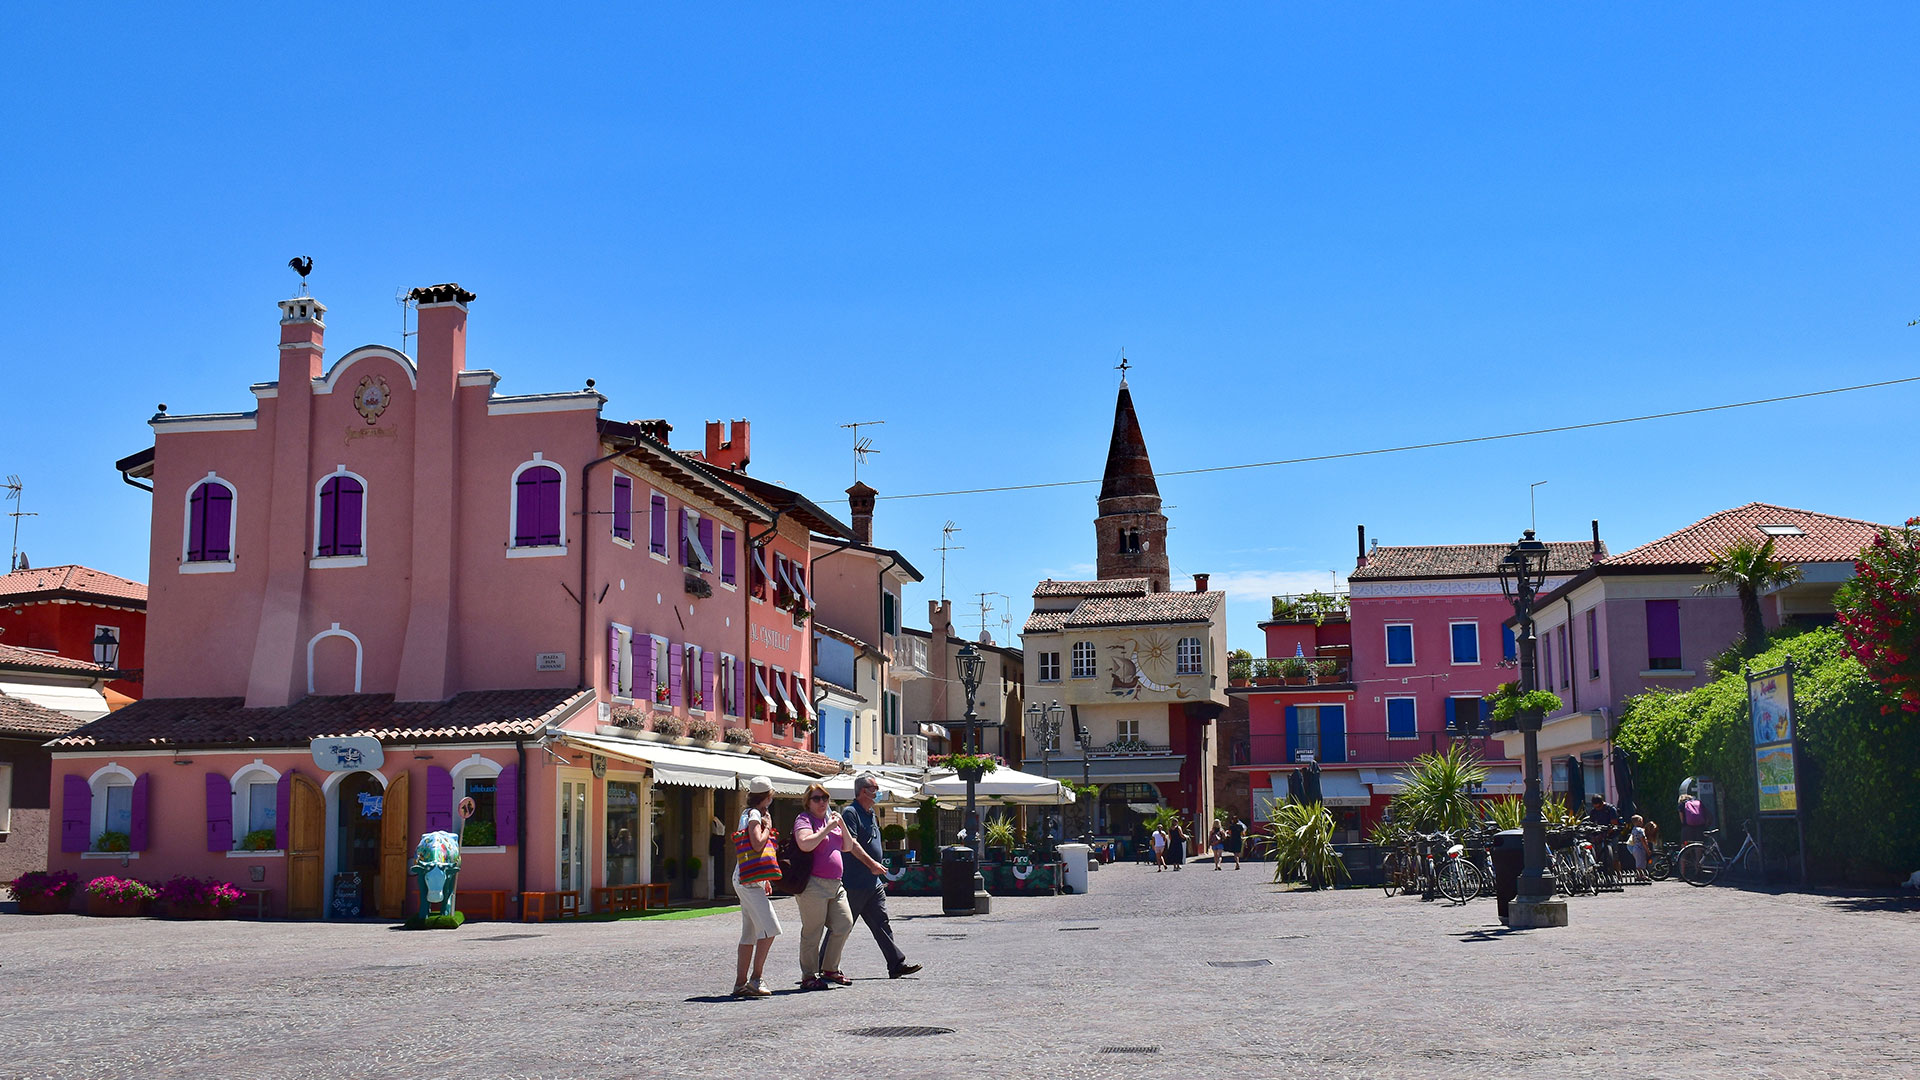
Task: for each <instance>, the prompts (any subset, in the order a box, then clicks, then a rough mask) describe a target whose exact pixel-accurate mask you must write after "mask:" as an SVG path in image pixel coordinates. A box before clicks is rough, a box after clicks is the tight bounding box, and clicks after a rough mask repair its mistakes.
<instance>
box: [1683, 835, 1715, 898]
mask: <svg viewBox="0 0 1920 1080" xmlns="http://www.w3.org/2000/svg"><path fill="white" fill-rule="evenodd" d="M1724 861H1725V859H1724V857H1723V856H1722V855H1721V854H1720V849H1719V848H1717V847H1708V846H1707V845H1705V844H1700V843H1693V844H1688V845H1687V846H1686V847H1683V848H1681V849H1680V880H1682V881H1684V882H1686V883H1687V884H1689V885H1692V886H1694V887H1695V888H1702V889H1703V888H1706V887H1707V886H1708V885H1711V884H1713V879H1714V878H1716V877H1719V876H1720V866H1721V863H1722V862H1724Z"/></svg>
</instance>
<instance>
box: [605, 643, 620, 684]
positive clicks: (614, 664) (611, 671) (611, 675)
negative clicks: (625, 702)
mask: <svg viewBox="0 0 1920 1080" xmlns="http://www.w3.org/2000/svg"><path fill="white" fill-rule="evenodd" d="M619 693H620V628H619V627H617V626H609V627H607V696H608V697H613V696H616V695H618V694H619Z"/></svg>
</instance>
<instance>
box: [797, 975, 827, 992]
mask: <svg viewBox="0 0 1920 1080" xmlns="http://www.w3.org/2000/svg"><path fill="white" fill-rule="evenodd" d="M800 989H802V990H825V989H827V982H826V980H824V979H816V978H811V977H809V978H805V979H801V980H800Z"/></svg>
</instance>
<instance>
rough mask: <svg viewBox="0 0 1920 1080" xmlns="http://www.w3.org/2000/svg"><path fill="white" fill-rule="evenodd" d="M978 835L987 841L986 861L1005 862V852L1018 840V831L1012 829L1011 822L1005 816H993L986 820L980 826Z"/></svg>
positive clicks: (1011, 848)
mask: <svg viewBox="0 0 1920 1080" xmlns="http://www.w3.org/2000/svg"><path fill="white" fill-rule="evenodd" d="M980 835H981V836H982V838H984V839H985V840H986V842H987V861H988V862H996V863H998V862H1006V861H1007V853H1008V852H1009V851H1012V850H1013V846H1014V845H1015V844H1017V843H1019V842H1020V834H1019V832H1018V831H1017V830H1015V829H1014V827H1013V822H1011V821H1009V820H1007V819H1006V818H994V819H993V820H992V821H989V822H987V823H986V825H985V826H984V827H982V828H981V830H980Z"/></svg>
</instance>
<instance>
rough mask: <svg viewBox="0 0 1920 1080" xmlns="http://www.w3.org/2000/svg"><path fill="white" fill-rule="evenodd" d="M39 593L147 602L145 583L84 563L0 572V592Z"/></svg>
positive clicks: (29, 595) (21, 595)
mask: <svg viewBox="0 0 1920 1080" xmlns="http://www.w3.org/2000/svg"><path fill="white" fill-rule="evenodd" d="M39 593H46V594H49V598H51V597H53V596H61V595H65V596H71V597H75V598H82V597H97V598H99V599H102V600H109V601H121V602H129V601H130V602H132V603H135V604H137V605H139V606H141V607H145V606H146V603H147V587H146V586H145V585H142V584H141V583H139V582H137V581H128V580H127V579H126V578H123V577H115V576H113V575H112V574H103V573H101V572H100V571H98V570H90V569H88V568H87V567H84V566H43V567H40V568H38V569H35V570H15V571H14V572H13V573H11V574H0V596H6V597H13V598H16V599H28V598H32V597H34V596H35V595H36V594H39Z"/></svg>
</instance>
